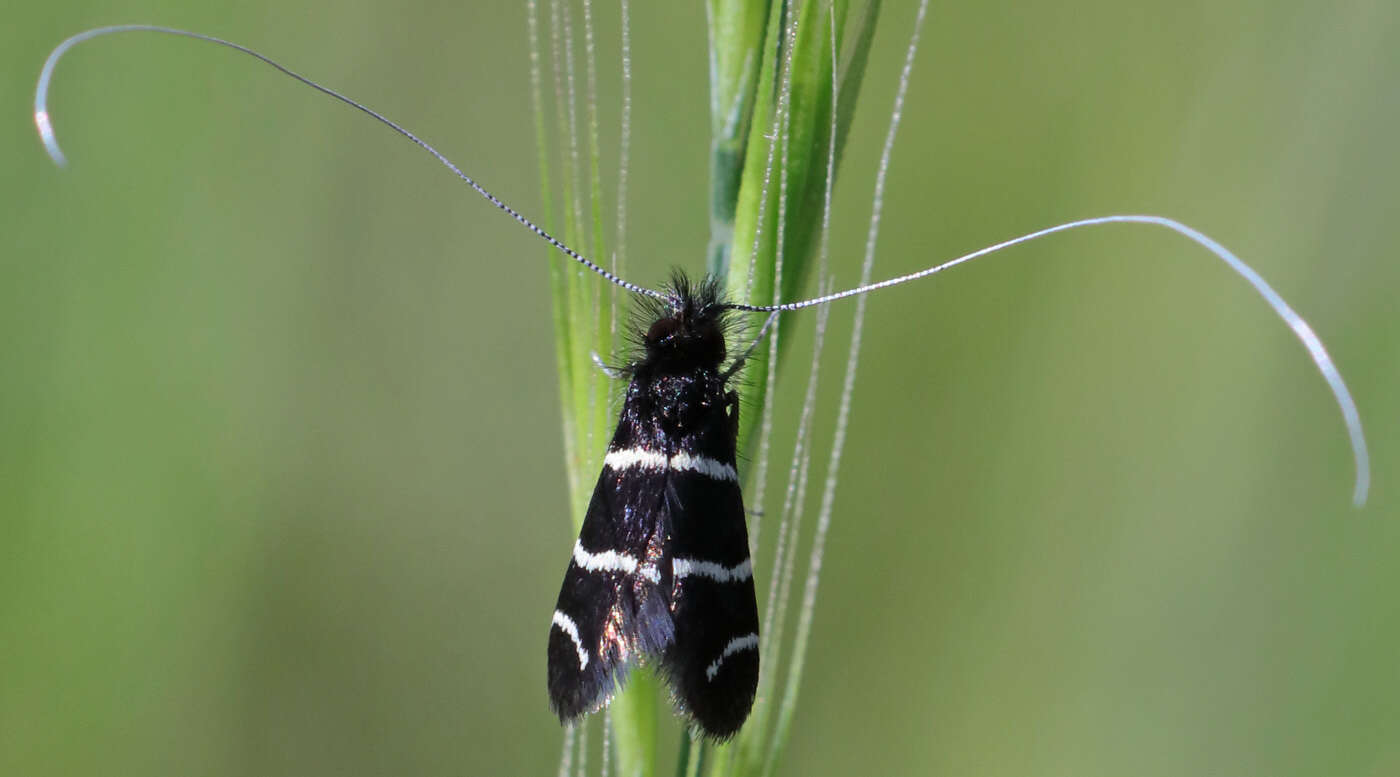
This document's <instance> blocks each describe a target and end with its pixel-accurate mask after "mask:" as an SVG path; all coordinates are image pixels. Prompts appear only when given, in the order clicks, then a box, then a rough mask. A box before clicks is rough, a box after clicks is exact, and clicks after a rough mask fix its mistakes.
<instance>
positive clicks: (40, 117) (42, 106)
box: [34, 24, 670, 301]
mask: <svg viewBox="0 0 1400 777" xmlns="http://www.w3.org/2000/svg"><path fill="white" fill-rule="evenodd" d="M118 32H159V33H164V34H166V35H178V36H181V37H185V38H194V39H195V40H201V41H204V42H206V43H215V44H218V45H220V46H225V47H227V48H231V49H233V50H234V51H240V52H242V53H244V54H247V55H248V56H250V57H253V58H254V59H258V60H261V61H262V62H263V63H265V64H267V65H269V66H271V67H273V68H274V69H276V70H277V71H278V72H280V73H282V74H283V75H286V76H289V77H291V78H293V79H295V80H297V81H300V82H301V83H303V84H305V85H307V86H309V87H311V88H312V89H315V90H316V91H318V92H320V93H322V94H325V95H328V96H330V97H334V98H335V99H337V100H339V101H341V102H343V103H345V104H346V105H348V106H350V107H351V108H354V109H355V110H357V111H360V112H361V113H364V114H366V115H368V116H370V117H371V118H373V119H375V120H376V121H378V122H379V123H381V124H383V125H385V126H387V127H388V128H389V129H392V130H393V131H395V132H397V133H399V134H400V135H402V136H404V137H405V138H408V139H409V140H411V141H413V143H414V144H416V145H417V146H418V147H419V148H421V149H423V150H424V151H427V152H428V153H429V154H432V155H433V158H435V159H437V161H438V162H440V163H442V165H443V166H444V167H446V168H447V169H448V170H451V171H452V172H453V174H455V175H456V176H457V177H458V178H461V179H462V180H463V181H466V183H467V185H468V186H470V187H472V188H473V189H475V190H476V193H477V194H480V195H481V196H482V197H485V198H486V201H487V202H489V203H491V204H492V205H495V206H496V207H497V208H498V209H500V210H502V211H505V213H506V214H507V215H509V216H510V217H511V218H513V219H515V220H516V221H518V222H520V223H521V224H523V225H524V226H525V228H526V229H529V230H530V231H531V232H534V233H535V234H536V235H538V236H539V237H540V238H542V239H543V240H544V241H545V242H547V243H549V244H550V245H552V246H554V247H555V248H557V249H559V251H560V252H561V253H563V254H564V255H565V256H567V257H569V258H570V259H573V260H574V261H575V262H578V263H579V264H581V265H583V266H584V267H587V268H588V269H590V270H592V271H593V272H595V273H597V274H598V275H601V276H602V277H603V278H604V279H606V280H608V281H609V282H611V283H615V284H617V285H618V286H621V287H622V288H624V289H626V290H627V291H630V292H632V293H634V294H643V295H646V296H648V297H654V298H656V299H659V300H663V301H669V300H670V298H669V297H667V296H666V295H665V294H662V293H661V292H659V291H653V290H651V289H648V288H646V287H645V286H638V285H637V284H635V283H631V282H629V281H625V280H623V279H622V278H619V277H618V276H616V275H614V274H612V273H611V272H608V271H607V270H605V269H603V268H602V267H600V266H598V265H596V264H594V263H593V262H592V261H590V260H589V259H587V258H586V257H584V256H583V255H582V254H580V253H579V252H577V251H575V250H574V249H572V248H570V247H568V246H567V245H564V243H563V242H561V241H560V240H558V239H556V238H555V237H554V236H553V235H551V234H549V233H548V232H546V231H544V229H543V228H541V227H540V226H538V225H537V224H535V222H533V221H531V220H529V219H528V218H525V217H524V216H523V215H521V214H520V212H519V211H517V210H515V209H514V208H512V207H511V206H509V205H507V204H505V203H504V202H501V200H500V199H499V198H498V197H496V195H494V194H492V193H491V192H489V191H487V190H486V189H485V188H484V187H483V186H482V185H481V184H479V183H477V182H476V181H475V180H473V179H472V177H471V176H469V175H467V174H466V173H464V172H462V170H461V169H460V168H458V167H457V165H455V164H453V163H452V160H450V159H448V158H447V157H445V156H443V155H442V154H441V153H440V152H439V151H438V150H437V149H435V148H433V147H432V146H431V145H429V144H428V143H427V141H424V140H422V139H421V138H419V137H418V136H417V135H414V134H413V133H412V132H409V131H408V130H407V129H404V128H403V127H402V126H400V125H399V124H397V123H395V122H394V121H393V120H391V119H390V118H388V117H387V116H385V115H383V114H381V113H379V112H378V111H375V110H374V109H372V108H370V107H368V106H366V105H362V104H360V103H358V102H356V101H354V100H352V99H350V98H349V97H346V96H345V95H343V94H341V93H340V92H337V91H335V90H334V89H330V88H328V87H325V86H321V85H320V84H318V83H316V82H315V81H312V80H311V79H309V78H307V77H306V76H303V75H301V74H300V73H296V72H293V71H292V70H290V69H288V68H287V67H285V66H283V65H282V64H280V63H278V62H276V61H275V60H273V59H271V58H269V57H267V56H264V55H262V54H259V53H258V52H256V51H254V50H252V49H250V48H248V47H247V46H241V45H239V44H237V43H234V42H232V41H227V40H223V39H221V38H215V37H212V36H209V35H202V34H200V33H197V32H190V31H188V30H178V29H175V28H173V27H161V26H158V25H153V24H118V25H112V26H109V27H96V28H94V29H91V30H86V31H84V32H80V33H78V34H77V35H74V36H72V37H71V38H68V39H67V40H65V41H63V42H62V43H60V44H58V46H57V47H56V48H54V50H53V51H52V52H50V53H49V58H48V59H46V60H45V61H44V69H43V70H42V71H40V73H39V84H38V85H37V86H36V87H35V88H34V124H35V126H37V127H38V129H39V138H40V139H41V140H42V141H43V142H44V150H46V151H47V152H48V154H49V156H50V157H52V158H53V161H54V163H55V164H57V165H58V166H59V167H65V166H67V164H68V158H67V157H65V156H64V155H63V150H62V149H60V148H59V147H58V139H57V138H56V137H55V136H54V131H53V124H52V122H51V121H50V119H49V109H48V99H49V82H50V81H51V80H53V70H54V66H55V65H57V64H58V60H59V59H60V58H61V57H62V56H63V55H64V54H66V53H68V50H69V49H71V48H73V47H74V46H76V45H78V44H79V43H82V42H84V41H88V40H91V39H93V38H96V37H99V36H102V35H110V34H112V33H118Z"/></svg>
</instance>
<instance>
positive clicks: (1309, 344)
mask: <svg viewBox="0 0 1400 777" xmlns="http://www.w3.org/2000/svg"><path fill="white" fill-rule="evenodd" d="M1103 224H1152V225H1156V226H1159V227H1166V228H1167V229H1170V230H1171V231H1173V232H1175V233H1177V234H1179V235H1182V236H1185V237H1187V238H1190V239H1191V240H1193V241H1195V242H1196V243H1198V244H1200V245H1202V246H1204V247H1205V248H1206V250H1208V251H1210V252H1211V253H1212V254H1215V256H1216V257H1218V258H1219V259H1220V260H1221V261H1222V262H1224V263H1225V264H1226V265H1228V266H1229V267H1230V269H1231V270H1234V271H1235V272H1236V273H1238V274H1239V275H1240V277H1242V278H1244V279H1245V280H1246V281H1247V282H1248V283H1249V285H1250V286H1251V287H1253V288H1254V290H1255V291H1256V292H1258V294H1259V296H1261V297H1263V298H1264V301H1265V302H1267V303H1269V307H1270V308H1273V311H1274V314H1275V315H1277V316H1278V317H1279V318H1281V319H1283V322H1284V323H1285V324H1287V325H1288V328H1289V329H1292V330H1293V334H1294V335H1296V336H1297V337H1298V339H1299V340H1300V341H1302V343H1303V347H1304V348H1306V349H1307V351H1308V355H1309V356H1310V357H1312V360H1313V364H1314V365H1316V367H1317V371H1318V372H1320V373H1322V379H1323V380H1325V381H1327V387H1328V388H1330V389H1331V390H1332V396H1333V398H1334V399H1335V400H1336V402H1337V407H1339V408H1340V409H1341V411H1342V422H1343V423H1344V424H1345V425H1346V430H1347V436H1348V437H1349V438H1350V440H1351V455H1352V459H1353V460H1354V462H1355V466H1356V481H1355V486H1354V488H1353V490H1352V496H1351V498H1352V502H1353V504H1355V505H1356V506H1357V507H1360V506H1362V505H1364V504H1365V503H1366V495H1367V493H1368V492H1369V491H1370V488H1371V457H1370V454H1369V453H1368V452H1367V449H1366V435H1365V433H1364V432H1363V431H1362V429H1361V415H1360V414H1359V413H1358V412H1357V410H1356V402H1355V401H1354V400H1352V398H1351V392H1350V391H1349V390H1347V384H1346V382H1345V381H1343V380H1342V374H1341V372H1339V371H1338V370H1337V365H1336V364H1334V363H1333V362H1332V357H1331V356H1329V355H1328V354H1327V348H1326V347H1324V346H1323V345H1322V340H1321V339H1320V338H1319V337H1318V336H1317V333H1316V332H1314V331H1313V329H1312V327H1310V326H1308V322H1307V321H1304V320H1303V317H1302V316H1300V315H1298V313H1297V312H1296V311H1294V310H1293V308H1292V307H1290V306H1289V304H1288V303H1287V302H1285V301H1284V299H1283V297H1281V296H1279V293H1278V292H1276V291H1274V289H1273V287H1272V286H1270V285H1269V284H1268V282H1267V281H1265V280H1264V278H1263V277H1262V276H1260V275H1259V273H1257V272H1255V271H1254V268H1252V267H1250V266H1249V265H1247V264H1245V263H1244V262H1243V261H1242V260H1241V259H1240V258H1239V257H1238V256H1235V255H1234V254H1233V253H1232V252H1231V251H1230V250H1229V249H1228V248H1226V247H1225V246H1223V245H1221V244H1220V243H1219V242H1217V241H1216V240H1214V239H1212V238H1211V237H1209V236H1208V235H1206V234H1204V233H1202V232H1200V231H1199V230H1196V229H1192V228H1191V227H1188V226H1186V225H1185V224H1182V223H1181V222H1179V221H1175V220H1172V219H1169V218H1166V217H1164V216H1143V215H1121V216H1100V217H1098V218H1092V219H1080V220H1078V221H1070V222H1067V223H1064V224H1056V225H1055V226H1053V227H1046V228H1045V229H1041V230H1037V231H1035V232H1031V233H1029V234H1025V235H1021V236H1020V237H1013V238H1011V239H1010V240H1004V241H1002V242H1000V243H997V244H995V245H990V246H987V247H986V248H981V249H978V250H976V251H973V252H972V253H970V254H964V255H962V256H959V257H958V258H956V259H951V260H949V261H946V262H943V263H942V264H938V265H935V266H933V267H929V268H927V269H924V270H919V271H918V272H912V273H909V274H908V275H901V276H899V277H897V278H890V279H889V280H884V281H879V282H878V283H870V284H866V285H864V286H857V287H855V288H852V289H846V290H845V291H838V292H835V293H833V294H823V295H821V296H819V297H813V298H812V299H806V300H801V301H799V302H784V303H783V304H781V305H744V304H740V303H730V304H729V305H727V307H729V308H730V309H732V310H744V311H750V312H754V313H782V312H787V311H790V310H801V309H802V308H810V307H812V306H814V305H824V304H826V303H828V302H834V301H836V300H838V299H844V298H846V297H854V296H856V295H859V294H868V293H870V292H872V291H875V290H877V289H884V288H888V287H890V286H898V285H900V284H902V283H908V282H910V281H916V280H919V279H920V278H927V277H928V276H930V275H934V274H935V273H939V272H942V271H944V270H947V269H949V268H951V267H956V266H958V265H960V264H963V263H965V262H970V261H972V260H973V259H976V258H978V257H981V256H986V255H987V254H991V253H995V252H997V251H1000V250H1002V249H1003V248H1010V247H1011V246H1014V245H1019V244H1021V243H1026V242H1029V241H1031V240H1035V239H1037V238H1042V237H1045V236H1047V235H1053V234H1055V233H1056V232H1067V231H1069V230H1071V229H1079V228H1081V227H1096V226H1100V225H1103Z"/></svg>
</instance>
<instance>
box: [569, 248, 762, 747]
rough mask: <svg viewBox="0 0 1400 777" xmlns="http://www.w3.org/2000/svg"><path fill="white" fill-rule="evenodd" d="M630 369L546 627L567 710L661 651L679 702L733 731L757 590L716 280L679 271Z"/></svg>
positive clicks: (754, 652)
mask: <svg viewBox="0 0 1400 777" xmlns="http://www.w3.org/2000/svg"><path fill="white" fill-rule="evenodd" d="M645 299H646V300H647V302H646V303H644V305H643V309H644V310H645V311H646V312H647V313H648V314H649V315H647V316H646V319H647V320H650V321H651V323H650V325H649V326H647V328H646V330H645V332H642V333H640V340H641V343H640V345H641V352H640V355H639V357H638V358H637V359H636V361H635V362H633V363H632V364H631V365H629V366H628V367H626V368H624V372H625V374H627V375H629V376H630V378H631V381H630V383H629V384H628V386H627V392H626V394H625V395H624V398H623V400H622V411H621V416H620V417H619V418H618V422H617V431H616V432H614V433H613V437H612V442H611V443H609V445H608V450H607V455H606V456H605V457H604V458H603V471H602V472H601V473H600V474H599V476H598V484H597V486H595V487H594V490H593V498H592V499H591V500H590V501H589V503H588V511H587V513H586V514H585V516H584V519H583V528H582V530H581V531H580V532H579V536H578V540H577V541H575V543H574V547H573V554H572V558H571V559H570V560H569V566H568V570H567V571H566V572H565V573H564V584H563V586H562V588H561V589H560V591H559V600H558V602H557V603H556V604H555V607H554V614H553V616H552V618H551V623H550V630H549V699H550V704H551V706H552V707H553V708H554V711H555V713H556V714H557V715H558V716H559V718H560V720H564V721H567V720H570V719H573V718H577V717H578V716H580V715H582V714H584V713H586V712H589V711H592V710H594V709H597V708H598V707H599V706H601V705H602V704H604V703H605V702H606V701H607V700H608V699H610V698H611V696H612V693H613V691H614V689H615V688H617V687H618V686H620V685H621V684H622V681H623V679H624V678H625V677H626V674H627V671H628V669H629V668H630V667H631V665H633V664H634V663H636V662H637V661H638V660H639V659H641V658H643V657H647V656H654V657H658V658H659V659H660V665H661V669H662V671H663V673H664V675H665V676H666V677H667V679H668V680H669V682H670V684H671V688H672V691H673V694H674V697H675V700H676V702H677V704H678V706H679V707H680V708H681V710H682V711H684V712H685V713H686V714H688V715H689V716H690V717H691V718H692V719H693V720H694V721H695V722H696V723H697V724H698V725H699V726H700V728H701V730H703V731H704V732H705V733H706V734H708V735H710V736H711V737H714V738H718V739H724V738H728V737H730V736H732V735H733V734H734V733H735V732H737V731H738V730H739V727H740V726H741V725H743V723H744V720H745V719H746V718H748V715H749V709H750V708H751V707H752V706H753V699H754V692H755V690H756V689H757V688H758V601H757V599H756V597H755V595H754V582H753V562H752V561H751V560H750V558H749V540H748V532H747V530H746V528H745V524H744V500H743V496H742V495H741V493H740V490H739V475H738V472H737V470H736V469H735V464H736V462H735V447H736V443H737V436H738V431H739V397H738V394H737V393H735V392H734V391H733V390H732V389H730V388H728V387H727V385H726V382H727V380H728V377H729V375H731V374H732V372H733V370H734V369H736V368H737V364H736V365H735V366H733V367H731V368H730V369H729V370H725V369H723V362H724V360H725V356H726V349H725V330H726V325H727V321H726V315H727V314H728V313H729V308H728V307H727V306H725V305H724V304H723V303H722V302H721V300H720V293H719V285H718V284H717V283H716V282H715V281H714V280H712V279H708V278H707V279H705V280H703V281H700V282H699V283H695V284H692V283H691V282H690V281H689V280H688V279H686V277H685V276H684V275H681V274H677V275H676V276H675V277H674V279H673V281H672V283H671V286H670V289H669V291H668V292H666V293H665V294H664V299H654V298H645Z"/></svg>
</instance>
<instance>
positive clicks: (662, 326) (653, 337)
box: [646, 318, 680, 345]
mask: <svg viewBox="0 0 1400 777" xmlns="http://www.w3.org/2000/svg"><path fill="white" fill-rule="evenodd" d="M679 328H680V321H678V320H676V319H674V318H662V319H658V320H657V322H656V323H655V324H652V325H651V329H648V330H647V337H646V340H647V345H660V344H661V343H662V342H665V341H666V340H668V339H670V338H671V336H672V335H674V334H675V333H676V330H677V329H679Z"/></svg>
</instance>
